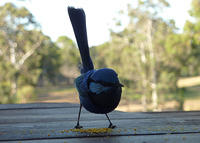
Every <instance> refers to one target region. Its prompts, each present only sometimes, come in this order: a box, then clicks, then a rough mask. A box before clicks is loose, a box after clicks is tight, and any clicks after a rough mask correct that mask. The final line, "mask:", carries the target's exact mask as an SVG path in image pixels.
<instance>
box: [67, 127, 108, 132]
mask: <svg viewBox="0 0 200 143" xmlns="http://www.w3.org/2000/svg"><path fill="white" fill-rule="evenodd" d="M70 131H71V132H80V133H109V132H111V131H112V129H110V128H89V129H70Z"/></svg>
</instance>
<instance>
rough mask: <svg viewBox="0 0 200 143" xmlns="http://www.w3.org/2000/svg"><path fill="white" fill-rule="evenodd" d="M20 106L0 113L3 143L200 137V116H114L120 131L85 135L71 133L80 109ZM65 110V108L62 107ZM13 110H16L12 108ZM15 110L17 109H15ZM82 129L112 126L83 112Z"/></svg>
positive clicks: (122, 114) (179, 113)
mask: <svg viewBox="0 0 200 143" xmlns="http://www.w3.org/2000/svg"><path fill="white" fill-rule="evenodd" d="M36 105H37V104H34V105H30V106H29V105H24V104H23V108H20V107H19V106H20V105H16V106H10V105H8V106H7V107H8V109H7V108H4V109H2V110H0V141H1V142H8V141H20V140H22V141H25V140H39V139H41V140H47V141H49V140H53V139H64V138H66V139H71V138H85V137H88V136H89V137H92V138H95V137H105V136H110V137H113V136H115V137H116V136H147V135H148V136H157V135H164V134H176V135H177V136H178V135H179V134H194V133H195V134H199V133H200V112H164V113H163V112H161V113H159V112H152V113H125V112H119V111H114V112H112V113H111V114H110V117H111V120H112V122H113V124H116V125H117V128H116V129H113V130H111V132H108V133H81V132H74V131H72V130H70V129H72V128H73V127H74V125H75V124H76V119H77V113H78V106H74V105H73V104H71V105H70V104H68V105H67V104H64V105H56V104H52V105H54V106H55V107H52V108H51V106H50V105H51V104H49V105H45V104H44V105H40V106H36ZM62 106H64V107H62ZM10 107H12V108H10ZM13 107H14V108H13ZM80 123H81V125H83V126H84V128H94V127H96V128H102V127H107V126H108V121H107V119H106V118H105V116H104V115H97V114H91V113H89V112H87V111H85V110H83V114H82V115H81V121H80Z"/></svg>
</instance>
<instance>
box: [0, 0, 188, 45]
mask: <svg viewBox="0 0 200 143" xmlns="http://www.w3.org/2000/svg"><path fill="white" fill-rule="evenodd" d="M10 1H12V2H15V3H16V4H19V5H24V6H25V7H26V8H27V9H28V10H30V11H31V13H32V14H33V15H34V17H35V19H36V21H37V22H38V23H40V25H41V29H42V31H43V33H44V34H45V35H48V36H50V37H51V39H52V40H53V41H56V40H57V38H58V37H59V36H68V37H69V38H71V39H72V40H74V41H75V36H74V33H73V29H72V26H71V23H70V21H69V17H68V13H67V6H75V7H81V8H83V9H84V10H85V13H86V22H87V34H88V42H89V46H95V45H99V44H102V43H104V42H106V41H108V40H109V38H110V33H109V29H115V28H114V23H115V21H114V20H113V18H114V17H119V15H118V12H119V10H121V9H123V10H125V9H126V6H127V4H128V3H130V2H131V3H132V4H133V5H134V3H135V2H136V0H26V1H22V0H18V1H16V0H0V5H2V4H4V3H5V2H10ZM168 2H169V4H170V5H171V7H170V8H168V9H166V10H164V11H163V14H162V16H163V18H164V19H174V20H175V22H176V26H177V27H178V28H179V29H180V30H181V29H182V28H183V26H184V23H185V21H186V20H187V19H190V16H189V14H188V10H189V9H190V3H191V0H168ZM120 18H121V19H122V21H123V22H122V24H123V25H124V26H125V25H126V24H127V22H128V19H127V18H126V17H120Z"/></svg>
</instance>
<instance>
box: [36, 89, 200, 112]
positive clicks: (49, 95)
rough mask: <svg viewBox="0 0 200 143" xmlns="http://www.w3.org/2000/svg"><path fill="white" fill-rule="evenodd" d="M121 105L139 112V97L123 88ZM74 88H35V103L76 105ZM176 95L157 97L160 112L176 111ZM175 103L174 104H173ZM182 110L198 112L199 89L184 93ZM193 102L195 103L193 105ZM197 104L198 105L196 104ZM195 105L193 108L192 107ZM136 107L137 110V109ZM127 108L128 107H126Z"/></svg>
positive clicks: (199, 108)
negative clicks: (69, 103)
mask: <svg viewBox="0 0 200 143" xmlns="http://www.w3.org/2000/svg"><path fill="white" fill-rule="evenodd" d="M122 93H123V94H122V101H121V102H120V103H122V104H121V105H123V106H130V105H131V106H133V108H134V110H133V111H141V108H142V105H141V96H142V95H140V94H137V93H135V92H134V91H133V90H132V89H127V88H124V89H123V92H122ZM77 94H78V93H77V91H76V89H75V88H74V86H70V87H63V86H49V87H42V88H41V87H37V88H36V95H37V99H36V100H35V102H38V101H41V102H72V103H74V102H75V103H78V102H79V99H78V95H77ZM176 96H177V95H176V94H174V93H168V94H162V95H159V105H161V106H160V108H162V109H161V110H176V109H177V104H178V102H177V101H176V100H175V99H176ZM150 100H151V97H150V96H149V97H148V104H149V106H150V107H151V105H150ZM175 102H176V103H175ZM184 102H185V103H187V104H185V106H187V107H184V109H189V110H200V87H190V88H187V89H186V91H185V92H184ZM194 102H195V103H194ZM198 103H199V104H198ZM194 104H196V105H195V108H194V107H193V105H194ZM165 105H166V106H165ZM137 107H138V108H137ZM128 108H129V107H128Z"/></svg>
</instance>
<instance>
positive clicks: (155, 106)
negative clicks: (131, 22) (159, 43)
mask: <svg viewBox="0 0 200 143" xmlns="http://www.w3.org/2000/svg"><path fill="white" fill-rule="evenodd" d="M147 41H148V42H147V43H148V47H149V52H150V62H151V74H152V84H151V88H152V105H153V111H156V110H158V94H157V77H156V59H155V53H154V48H153V43H152V20H151V19H149V20H148V23H147Z"/></svg>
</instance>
